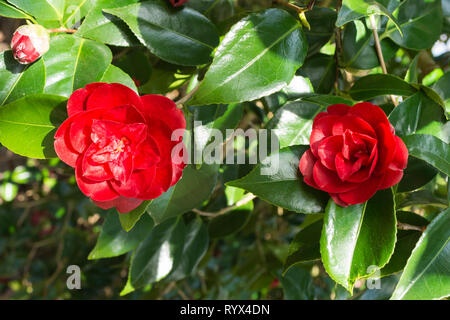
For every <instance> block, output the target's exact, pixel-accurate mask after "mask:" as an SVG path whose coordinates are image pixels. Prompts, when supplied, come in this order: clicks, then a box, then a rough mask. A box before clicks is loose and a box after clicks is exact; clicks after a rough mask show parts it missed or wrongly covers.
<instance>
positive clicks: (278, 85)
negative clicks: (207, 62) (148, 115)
mask: <svg viewBox="0 0 450 320" xmlns="http://www.w3.org/2000/svg"><path fill="white" fill-rule="evenodd" d="M307 47H308V44H307V41H306V38H305V35H304V34H303V31H302V29H301V26H300V24H299V22H298V21H297V20H296V19H294V18H293V17H292V16H291V15H290V14H288V13H287V12H286V11H283V10H280V9H269V10H266V11H263V12H261V13H257V14H251V15H249V16H247V17H246V18H244V19H243V20H241V21H240V22H239V23H237V24H235V25H234V26H233V28H232V29H231V30H230V31H229V32H228V33H227V35H226V36H225V38H224V39H223V40H222V42H221V44H220V46H219V48H218V49H217V51H216V54H215V56H214V61H213V63H212V65H211V67H210V68H209V70H208V72H207V73H206V75H205V78H204V80H203V81H202V83H201V85H200V87H199V89H198V90H197V92H196V93H195V94H194V97H193V98H192V99H191V101H190V102H189V103H190V104H191V105H208V104H214V103H236V102H242V101H250V100H254V99H257V98H261V97H264V96H267V95H270V94H271V93H274V92H277V91H279V90H280V89H282V88H283V87H285V86H286V85H287V84H289V83H290V82H291V80H292V78H293V77H294V74H295V71H296V70H297V69H298V68H299V67H300V66H301V65H302V64H303V61H304V59H305V56H306V53H307Z"/></svg>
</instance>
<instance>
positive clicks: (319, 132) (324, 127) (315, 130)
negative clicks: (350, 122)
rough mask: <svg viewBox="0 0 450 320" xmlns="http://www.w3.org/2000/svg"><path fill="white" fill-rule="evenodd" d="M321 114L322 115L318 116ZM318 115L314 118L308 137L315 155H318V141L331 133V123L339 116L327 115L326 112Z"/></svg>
mask: <svg viewBox="0 0 450 320" xmlns="http://www.w3.org/2000/svg"><path fill="white" fill-rule="evenodd" d="M321 114H324V115H323V116H321V117H318V116H319V115H321ZM319 115H318V116H316V118H314V122H313V127H312V131H311V136H310V138H309V144H310V145H311V151H312V153H313V154H314V155H315V156H316V157H318V153H317V148H318V147H319V142H320V141H322V139H324V138H326V137H328V136H331V135H332V128H333V123H334V122H335V121H336V120H337V119H339V118H340V116H334V115H328V114H326V113H319Z"/></svg>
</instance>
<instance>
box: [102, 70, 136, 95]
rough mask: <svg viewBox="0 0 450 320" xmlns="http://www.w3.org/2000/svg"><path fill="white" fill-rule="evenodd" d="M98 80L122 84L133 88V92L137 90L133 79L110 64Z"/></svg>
mask: <svg viewBox="0 0 450 320" xmlns="http://www.w3.org/2000/svg"><path fill="white" fill-rule="evenodd" d="M100 82H106V83H120V84H123V85H124V86H127V87H128V88H131V89H133V90H134V91H135V92H138V89H137V88H136V84H135V83H134V81H133V79H131V78H130V76H129V75H128V74H127V73H125V72H124V71H122V70H121V69H120V68H118V67H116V66H114V65H112V64H111V65H109V67H108V69H106V71H105V73H104V74H103V76H102V78H101V79H100Z"/></svg>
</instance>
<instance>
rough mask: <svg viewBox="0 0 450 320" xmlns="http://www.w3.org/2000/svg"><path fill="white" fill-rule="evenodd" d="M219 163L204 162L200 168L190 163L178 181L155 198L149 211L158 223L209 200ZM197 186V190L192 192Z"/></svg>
mask: <svg viewBox="0 0 450 320" xmlns="http://www.w3.org/2000/svg"><path fill="white" fill-rule="evenodd" d="M217 175H218V166H217V165H207V164H204V165H202V167H201V168H200V169H196V168H195V166H194V165H188V166H187V167H186V168H185V169H184V170H183V177H182V178H181V180H180V181H178V183H177V184H176V185H175V186H173V187H171V188H170V189H169V190H168V191H167V192H165V193H163V194H162V195H161V196H160V197H159V198H156V199H154V200H153V202H152V203H151V205H150V206H149V207H148V209H147V210H148V212H149V213H150V215H151V216H152V217H153V219H154V220H155V222H156V223H160V222H162V221H164V220H166V219H169V218H172V217H176V216H179V215H181V214H183V213H185V212H188V211H190V210H192V209H194V208H196V207H198V206H200V205H201V204H202V203H203V201H205V200H208V199H209V197H210V196H211V193H212V191H213V189H214V187H215V185H216V181H217ZM192 188H195V192H194V193H193V192H192V190H193V189H192Z"/></svg>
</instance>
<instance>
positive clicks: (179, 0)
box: [170, 0, 189, 7]
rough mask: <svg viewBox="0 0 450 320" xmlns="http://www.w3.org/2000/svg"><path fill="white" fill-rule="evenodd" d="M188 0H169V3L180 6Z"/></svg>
mask: <svg viewBox="0 0 450 320" xmlns="http://www.w3.org/2000/svg"><path fill="white" fill-rule="evenodd" d="M188 1H189V0H170V3H171V4H172V6H174V7H179V6H182V5H183V4H185V3H186V2H188Z"/></svg>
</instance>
